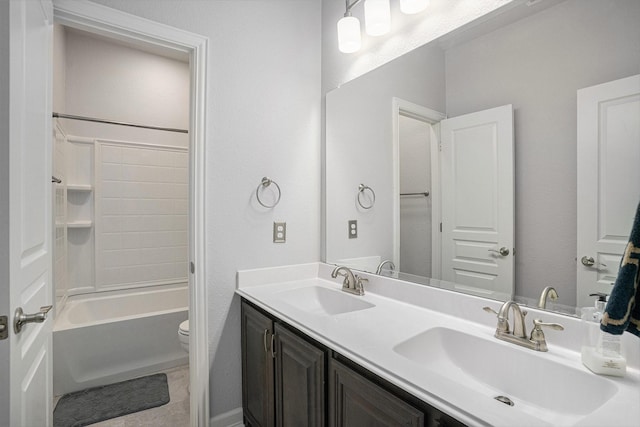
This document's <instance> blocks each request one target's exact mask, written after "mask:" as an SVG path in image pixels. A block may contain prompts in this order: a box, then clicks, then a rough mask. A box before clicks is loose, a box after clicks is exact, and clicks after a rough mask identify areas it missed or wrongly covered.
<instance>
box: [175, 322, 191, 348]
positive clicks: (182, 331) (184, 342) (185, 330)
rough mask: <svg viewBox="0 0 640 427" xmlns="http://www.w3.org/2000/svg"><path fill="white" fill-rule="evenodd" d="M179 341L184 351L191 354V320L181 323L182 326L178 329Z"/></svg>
mask: <svg viewBox="0 0 640 427" xmlns="http://www.w3.org/2000/svg"><path fill="white" fill-rule="evenodd" d="M178 339H179V340H180V345H181V346H182V348H183V349H184V351H186V352H187V353H189V320H188V319H187V320H185V321H184V322H182V323H180V326H179V327H178Z"/></svg>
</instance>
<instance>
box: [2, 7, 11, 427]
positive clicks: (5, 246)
mask: <svg viewBox="0 0 640 427" xmlns="http://www.w3.org/2000/svg"><path fill="white" fill-rule="evenodd" d="M8 284H9V2H8V1H0V315H8V314H9V311H10V307H9V285H8ZM8 424H9V340H3V341H0V425H2V426H4V425H8Z"/></svg>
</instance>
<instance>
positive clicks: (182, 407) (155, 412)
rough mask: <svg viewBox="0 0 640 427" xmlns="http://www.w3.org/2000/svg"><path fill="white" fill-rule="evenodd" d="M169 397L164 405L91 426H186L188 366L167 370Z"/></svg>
mask: <svg viewBox="0 0 640 427" xmlns="http://www.w3.org/2000/svg"><path fill="white" fill-rule="evenodd" d="M164 372H165V373H166V374H167V382H168V384H169V398H170V399H171V400H170V401H169V403H167V404H166V405H162V406H158V407H157V408H151V409H147V410H146V411H140V412H135V413H133V414H129V415H125V416H122V417H118V418H112V419H110V420H106V421H102V422H99V423H96V424H91V426H92V427H186V426H188V425H189V392H188V390H187V386H188V385H189V366H179V367H177V368H173V369H170V370H167V371H164Z"/></svg>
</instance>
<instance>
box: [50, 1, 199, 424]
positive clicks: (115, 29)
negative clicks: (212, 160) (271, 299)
mask: <svg viewBox="0 0 640 427" xmlns="http://www.w3.org/2000/svg"><path fill="white" fill-rule="evenodd" d="M54 21H55V23H56V24H59V25H64V26H66V27H68V28H73V29H76V30H81V31H85V32H88V33H92V34H95V35H98V36H100V37H105V38H109V39H111V40H114V41H116V42H118V43H122V44H125V45H133V46H138V47H144V48H145V49H147V50H148V51H155V52H162V53H163V54H164V55H166V56H173V57H175V56H179V57H182V58H185V59H186V60H187V61H188V67H189V71H188V73H189V80H190V85H189V89H188V90H189V95H188V131H189V133H188V136H187V147H188V154H187V155H186V161H187V165H188V171H189V172H188V174H187V178H186V179H187V183H188V190H187V196H186V205H187V212H188V214H187V218H188V219H187V226H186V238H187V246H188V255H187V257H186V261H187V262H186V263H185V266H186V267H187V271H188V272H187V273H186V278H187V282H188V298H187V299H188V307H189V318H190V320H191V321H190V328H189V329H190V331H189V335H190V338H189V353H188V360H189V366H190V372H189V381H188V382H189V384H190V392H191V393H190V424H191V425H205V424H207V423H208V422H209V357H208V350H207V347H208V346H207V336H208V333H207V325H208V323H207V307H206V302H207V290H206V284H205V272H206V271H205V241H204V236H205V233H204V230H205V226H204V170H205V146H204V141H205V115H204V105H205V93H206V90H205V82H206V62H207V60H206V55H207V39H206V38H204V37H201V36H199V35H196V34H192V33H188V32H186V31H183V30H179V29H174V28H171V27H168V26H166V25H162V24H156V23H154V22H151V21H148V20H146V19H142V18H138V17H136V16H134V15H128V14H125V13H122V12H120V11H116V10H113V9H110V8H106V7H103V6H100V5H95V4H91V3H75V2H59V3H56V4H55V5H54ZM136 148H141V147H136ZM145 148H146V147H145ZM165 154H166V153H165ZM165 157H166V156H165ZM172 161H173V160H172ZM177 335H178V327H177V325H176V328H175V337H176V340H177Z"/></svg>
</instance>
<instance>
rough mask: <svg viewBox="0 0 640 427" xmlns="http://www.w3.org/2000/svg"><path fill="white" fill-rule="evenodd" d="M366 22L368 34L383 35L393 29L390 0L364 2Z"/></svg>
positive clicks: (368, 0)
mask: <svg viewBox="0 0 640 427" xmlns="http://www.w3.org/2000/svg"><path fill="white" fill-rule="evenodd" d="M364 22H365V27H366V29H367V34H369V35H370V36H381V35H383V34H387V33H388V32H389V30H390V29H391V8H390V7H389V0H366V1H365V2H364Z"/></svg>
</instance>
